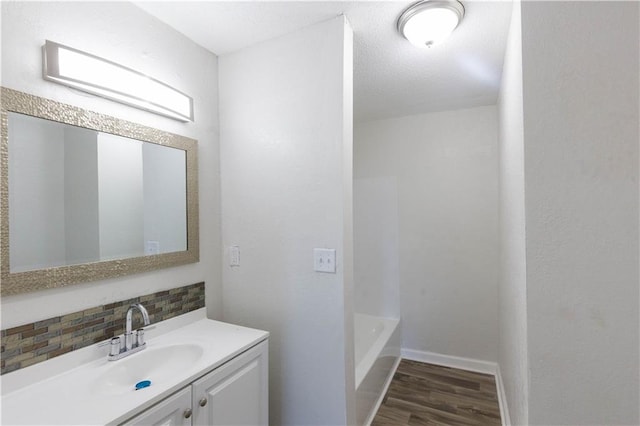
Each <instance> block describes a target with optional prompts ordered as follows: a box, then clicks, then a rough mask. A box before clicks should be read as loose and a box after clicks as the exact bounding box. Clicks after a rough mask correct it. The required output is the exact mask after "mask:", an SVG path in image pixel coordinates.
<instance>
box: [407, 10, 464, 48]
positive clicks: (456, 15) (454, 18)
mask: <svg viewBox="0 0 640 426" xmlns="http://www.w3.org/2000/svg"><path fill="white" fill-rule="evenodd" d="M463 16H464V6H462V3H460V2H459V1H456V0H449V1H447V0H443V1H439V0H424V1H421V2H418V3H416V4H414V5H413V6H411V7H410V8H409V9H407V10H405V11H404V12H403V13H402V15H400V18H399V19H398V31H399V32H400V34H402V35H403V36H404V38H406V39H407V40H409V41H410V42H411V44H413V45H415V46H418V47H431V46H433V45H435V44H438V43H440V42H442V41H443V40H445V39H446V38H447V37H449V35H450V34H451V33H452V32H453V30H455V28H456V27H457V26H458V24H459V23H460V21H461V20H462V17H463Z"/></svg>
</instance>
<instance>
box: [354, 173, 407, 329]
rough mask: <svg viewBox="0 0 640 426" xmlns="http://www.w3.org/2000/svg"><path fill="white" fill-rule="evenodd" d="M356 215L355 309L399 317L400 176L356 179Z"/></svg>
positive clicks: (361, 311)
mask: <svg viewBox="0 0 640 426" xmlns="http://www.w3.org/2000/svg"><path fill="white" fill-rule="evenodd" d="M353 216H354V217H353V231H354V232H353V233H354V238H353V239H354V247H355V249H354V253H353V255H354V273H355V278H354V295H355V297H354V309H355V311H356V312H358V313H362V314H368V315H376V316H383V317H387V318H400V260H399V248H400V247H399V240H400V235H399V234H400V231H399V222H398V182H397V179H396V178H395V177H393V176H391V177H372V178H361V179H354V182H353ZM365 332H368V330H365Z"/></svg>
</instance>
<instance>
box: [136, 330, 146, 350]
mask: <svg viewBox="0 0 640 426" xmlns="http://www.w3.org/2000/svg"><path fill="white" fill-rule="evenodd" d="M142 345H144V328H139V329H138V330H137V331H136V346H142Z"/></svg>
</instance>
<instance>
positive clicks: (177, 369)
mask: <svg viewBox="0 0 640 426" xmlns="http://www.w3.org/2000/svg"><path fill="white" fill-rule="evenodd" d="M202 353H203V349H202V347H200V346H198V345H193V344H184V345H171V346H161V347H158V348H147V349H144V350H143V351H141V352H138V353H135V354H133V355H130V356H128V357H126V358H122V359H119V360H117V361H112V362H110V363H109V364H113V365H111V366H109V367H108V369H107V371H105V372H104V373H103V374H102V375H101V376H100V377H99V379H98V383H96V386H95V388H94V390H95V392H96V393H98V394H100V395H121V394H124V393H128V392H136V390H135V388H136V383H138V382H140V381H142V380H150V381H151V387H153V386H154V385H155V384H162V383H164V382H167V381H168V380H171V379H175V378H177V377H180V376H181V375H183V373H184V370H186V369H188V368H189V367H191V366H192V365H193V364H194V363H195V362H196V361H197V360H198V359H200V357H201V356H202ZM143 391H144V389H141V390H140V392H143Z"/></svg>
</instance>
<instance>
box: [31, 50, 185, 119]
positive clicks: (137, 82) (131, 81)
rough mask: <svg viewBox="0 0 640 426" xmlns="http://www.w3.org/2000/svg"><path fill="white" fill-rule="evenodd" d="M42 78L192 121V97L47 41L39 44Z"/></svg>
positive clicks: (132, 71) (96, 58)
mask: <svg viewBox="0 0 640 426" xmlns="http://www.w3.org/2000/svg"><path fill="white" fill-rule="evenodd" d="M42 56H43V68H42V76H43V78H44V79H45V80H49V81H53V82H56V83H60V84H63V85H65V86H69V87H73V88H75V89H79V90H82V91H85V92H88V93H91V94H94V95H98V96H102V97H104V98H107V99H111V100H114V101H118V102H121V103H123V104H127V105H131V106H134V107H137V108H140V109H144V110H147V111H151V112H154V113H156V114H160V115H164V116H166V117H170V118H174V119H176V120H180V121H185V122H186V121H193V99H192V98H191V97H189V96H187V95H185V94H184V93H182V92H180V91H178V90H176V89H174V88H173V87H171V86H168V85H166V84H164V83H162V82H160V81H158V80H155V79H153V78H151V77H148V76H146V75H144V74H142V73H139V72H137V71H134V70H132V69H129V68H126V67H123V66H122V65H119V64H116V63H115V62H111V61H108V60H106V59H102V58H100V57H98V56H95V55H91V54H89V53H86V52H82V51H80V50H77V49H74V48H71V47H68V46H63V45H61V44H59V43H54V42H52V41H49V40H47V41H46V42H45V44H44V46H43V47H42Z"/></svg>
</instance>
